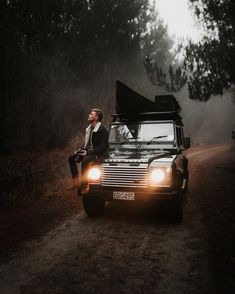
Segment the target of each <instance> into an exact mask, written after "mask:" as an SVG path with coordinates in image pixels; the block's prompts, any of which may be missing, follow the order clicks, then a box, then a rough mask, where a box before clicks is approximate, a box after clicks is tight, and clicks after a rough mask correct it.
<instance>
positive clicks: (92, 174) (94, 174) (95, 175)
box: [88, 167, 101, 181]
mask: <svg viewBox="0 0 235 294" xmlns="http://www.w3.org/2000/svg"><path fill="white" fill-rule="evenodd" d="M100 178H101V170H100V169H99V168H98V167H92V168H91V169H89V171H88V179H89V180H92V181H98V180H99V179H100Z"/></svg>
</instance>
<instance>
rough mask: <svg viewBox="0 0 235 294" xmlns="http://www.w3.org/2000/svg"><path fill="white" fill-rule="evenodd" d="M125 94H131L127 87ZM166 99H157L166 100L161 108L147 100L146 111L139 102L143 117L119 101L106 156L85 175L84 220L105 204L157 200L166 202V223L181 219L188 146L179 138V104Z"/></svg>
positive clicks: (180, 132)
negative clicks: (167, 220)
mask: <svg viewBox="0 0 235 294" xmlns="http://www.w3.org/2000/svg"><path fill="white" fill-rule="evenodd" d="M119 86H120V85H119ZM121 86H122V87H124V86H123V85H122V84H121ZM126 91H127V92H128V91H129V92H130V91H132V90H130V89H129V88H127V87H126ZM130 93H132V96H133V93H135V92H133V91H132V92H130ZM124 96H125V95H124ZM130 96H131V95H130ZM130 96H129V95H128V97H130ZM170 96H171V95H168V96H159V97H161V99H160V100H161V101H167V102H166V104H165V105H164V103H165V102H164V103H162V105H160V104H159V100H158V99H157V98H159V97H158V96H156V101H158V102H152V101H151V103H154V105H152V104H150V105H148V106H147V108H144V107H141V103H140V105H139V107H140V109H141V110H142V109H144V110H145V111H144V112H140V111H139V108H138V109H135V111H134V110H133V108H132V107H130V109H131V111H127V108H126V103H127V101H126V100H125V99H124V100H125V111H126V112H124V113H123V112H122V113H121V112H120V111H119V113H118V114H115V115H114V116H113V122H112V123H111V125H110V131H109V149H110V151H109V155H108V157H107V158H106V159H104V161H103V162H102V164H99V165H93V166H91V167H90V169H89V170H88V175H87V176H88V183H89V184H88V189H87V191H86V192H85V193H83V205H84V209H85V211H86V213H87V214H88V215H89V216H94V215H98V214H100V213H101V212H102V211H103V209H104V207H105V201H136V200H145V199H156V200H167V204H168V209H167V211H168V216H169V218H170V219H171V220H173V221H181V220H182V194H183V192H185V191H186V190H187V183H188V160H187V158H186V156H185V150H186V148H188V147H189V145H190V142H189V138H184V133H183V124H182V120H181V117H180V115H179V113H178V110H179V109H178V110H176V109H175V108H178V107H179V105H178V104H177V101H176V100H175V98H174V97H173V96H172V97H173V98H172V97H170ZM132 98H133V97H132ZM138 98H140V97H138ZM133 99H135V98H133ZM145 99H146V98H145ZM164 99H165V100H164ZM172 99H173V100H172ZM121 101H123V100H121ZM135 101H136V100H135ZM137 101H139V100H138V99H137ZM169 101H170V103H169ZM172 101H173V102H172ZM144 102H146V100H144ZM120 104H122V103H120V101H119V110H120ZM130 104H132V103H130ZM137 104H138V103H137ZM143 104H144V105H145V103H143ZM175 105H176V106H175ZM153 106H154V107H153ZM172 106H174V107H172ZM172 108H173V109H172ZM146 110H148V111H146ZM149 110H153V111H149ZM159 110H160V111H159ZM162 110H164V111H162ZM165 110H168V111H165Z"/></svg>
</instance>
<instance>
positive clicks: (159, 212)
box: [92, 201, 172, 225]
mask: <svg viewBox="0 0 235 294" xmlns="http://www.w3.org/2000/svg"><path fill="white" fill-rule="evenodd" d="M92 219H93V220H95V219H97V220H98V219H99V220H100V219H102V220H105V221H117V220H118V221H121V222H123V221H124V222H128V223H136V224H138V223H141V224H143V223H146V224H153V223H156V224H169V225H172V222H170V221H169V220H168V215H167V203H166V202H160V201H159V202H156V201H155V202H144V203H143V202H135V203H132V202H123V201H120V202H119V201H117V202H109V203H106V206H105V210H104V213H103V214H102V215H101V216H99V217H96V218H92Z"/></svg>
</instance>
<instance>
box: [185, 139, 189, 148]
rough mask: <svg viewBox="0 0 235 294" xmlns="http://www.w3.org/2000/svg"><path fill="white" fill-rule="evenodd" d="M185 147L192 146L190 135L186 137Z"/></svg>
mask: <svg viewBox="0 0 235 294" xmlns="http://www.w3.org/2000/svg"><path fill="white" fill-rule="evenodd" d="M184 148H186V149H188V148H190V137H185V138H184Z"/></svg>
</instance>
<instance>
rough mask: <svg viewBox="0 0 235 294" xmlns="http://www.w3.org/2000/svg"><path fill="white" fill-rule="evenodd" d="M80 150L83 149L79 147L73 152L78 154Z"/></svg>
mask: <svg viewBox="0 0 235 294" xmlns="http://www.w3.org/2000/svg"><path fill="white" fill-rule="evenodd" d="M80 152H81V149H78V150H75V151H74V153H73V154H76V155H78V153H80Z"/></svg>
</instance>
